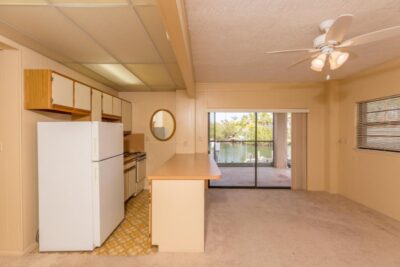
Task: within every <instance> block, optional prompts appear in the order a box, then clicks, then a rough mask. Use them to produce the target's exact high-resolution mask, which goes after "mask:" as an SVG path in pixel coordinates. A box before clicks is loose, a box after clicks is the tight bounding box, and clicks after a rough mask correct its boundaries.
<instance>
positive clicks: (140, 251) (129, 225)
mask: <svg viewBox="0 0 400 267" xmlns="http://www.w3.org/2000/svg"><path fill="white" fill-rule="evenodd" d="M152 252H153V250H152V248H151V241H150V237H149V191H148V190H144V191H142V192H141V193H140V194H139V195H138V196H136V197H132V198H131V199H130V200H129V201H128V202H126V203H125V219H124V220H123V221H122V222H121V224H120V225H119V226H118V227H117V228H116V229H115V231H114V232H113V233H112V234H111V235H110V237H109V238H108V239H107V240H106V241H105V242H104V243H103V245H102V246H101V247H99V248H96V249H95V250H94V251H90V252H66V253H68V254H75V253H77V254H92V255H93V254H94V255H110V256H134V255H146V254H150V253H152ZM33 253H39V251H38V250H35V251H33Z"/></svg>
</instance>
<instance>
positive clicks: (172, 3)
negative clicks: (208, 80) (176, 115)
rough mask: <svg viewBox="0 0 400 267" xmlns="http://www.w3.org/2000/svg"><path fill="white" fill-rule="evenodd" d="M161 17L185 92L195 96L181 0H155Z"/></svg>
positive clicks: (186, 29) (190, 54)
mask: <svg viewBox="0 0 400 267" xmlns="http://www.w3.org/2000/svg"><path fill="white" fill-rule="evenodd" d="M157 2H158V7H159V8H160V13H161V17H162V20H163V23H164V26H165V29H166V31H167V33H166V34H168V36H169V40H170V43H171V46H172V49H173V51H174V53H175V56H176V59H177V62H178V65H179V68H180V70H181V73H182V77H183V80H184V82H185V85H186V91H187V94H188V95H189V96H190V97H195V96H196V89H195V82H194V73H193V64H192V53H191V48H190V42H189V33H188V27H187V18H186V10H185V5H184V1H183V0H157Z"/></svg>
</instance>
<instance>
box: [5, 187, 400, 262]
mask: <svg viewBox="0 0 400 267" xmlns="http://www.w3.org/2000/svg"><path fill="white" fill-rule="evenodd" d="M0 266H10V267H12V266H32V267H35V266H40V267H45V266H85V267H86V266H140V267H146V266H154V267H155V266H169V267H170V266H182V267H183V266H185V267H197V266H207V267H210V266H211V267H212V266H229V267H236V266H244V267H247V266H249V267H251V266H257V267H261V266H363V267H364V266H379V267H381V266H383V267H390V266H396V267H398V266H400V222H398V221H395V220H392V219H390V218H388V217H386V216H383V215H381V214H378V213H376V212H374V211H372V210H370V209H367V208H365V207H363V206H360V205H358V204H356V203H354V202H352V201H349V200H347V199H345V198H342V197H339V196H334V195H329V194H327V193H309V192H292V191H290V190H251V189H210V190H208V192H207V209H206V252H205V253H204V254H200V253H193V254H192V253H188V254H181V253H176V254H169V253H165V254H164V253H156V254H151V255H146V256H131V257H117V256H98V255H75V254H74V255H66V254H51V255H38V254H34V255H32V254H31V255H27V256H25V257H2V258H0Z"/></svg>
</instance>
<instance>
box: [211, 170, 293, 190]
mask: <svg viewBox="0 0 400 267" xmlns="http://www.w3.org/2000/svg"><path fill="white" fill-rule="evenodd" d="M219 168H220V170H221V172H222V178H221V179H220V180H217V181H210V185H211V186H249V187H253V186H254V185H255V179H254V177H255V168H254V167H219ZM257 170H258V171H257V186H258V187H290V186H291V169H289V168H286V169H278V168H273V167H258V168H257Z"/></svg>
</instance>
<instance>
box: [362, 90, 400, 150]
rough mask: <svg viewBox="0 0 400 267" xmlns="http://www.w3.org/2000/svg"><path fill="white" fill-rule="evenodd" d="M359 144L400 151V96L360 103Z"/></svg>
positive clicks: (365, 146) (377, 148)
mask: <svg viewBox="0 0 400 267" xmlns="http://www.w3.org/2000/svg"><path fill="white" fill-rule="evenodd" d="M357 146H358V148H361V149H373V150H384V151H395V152H400V96H393V97H388V98H384V99H379V100H374V101H366V102H361V103H358V126H357Z"/></svg>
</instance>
